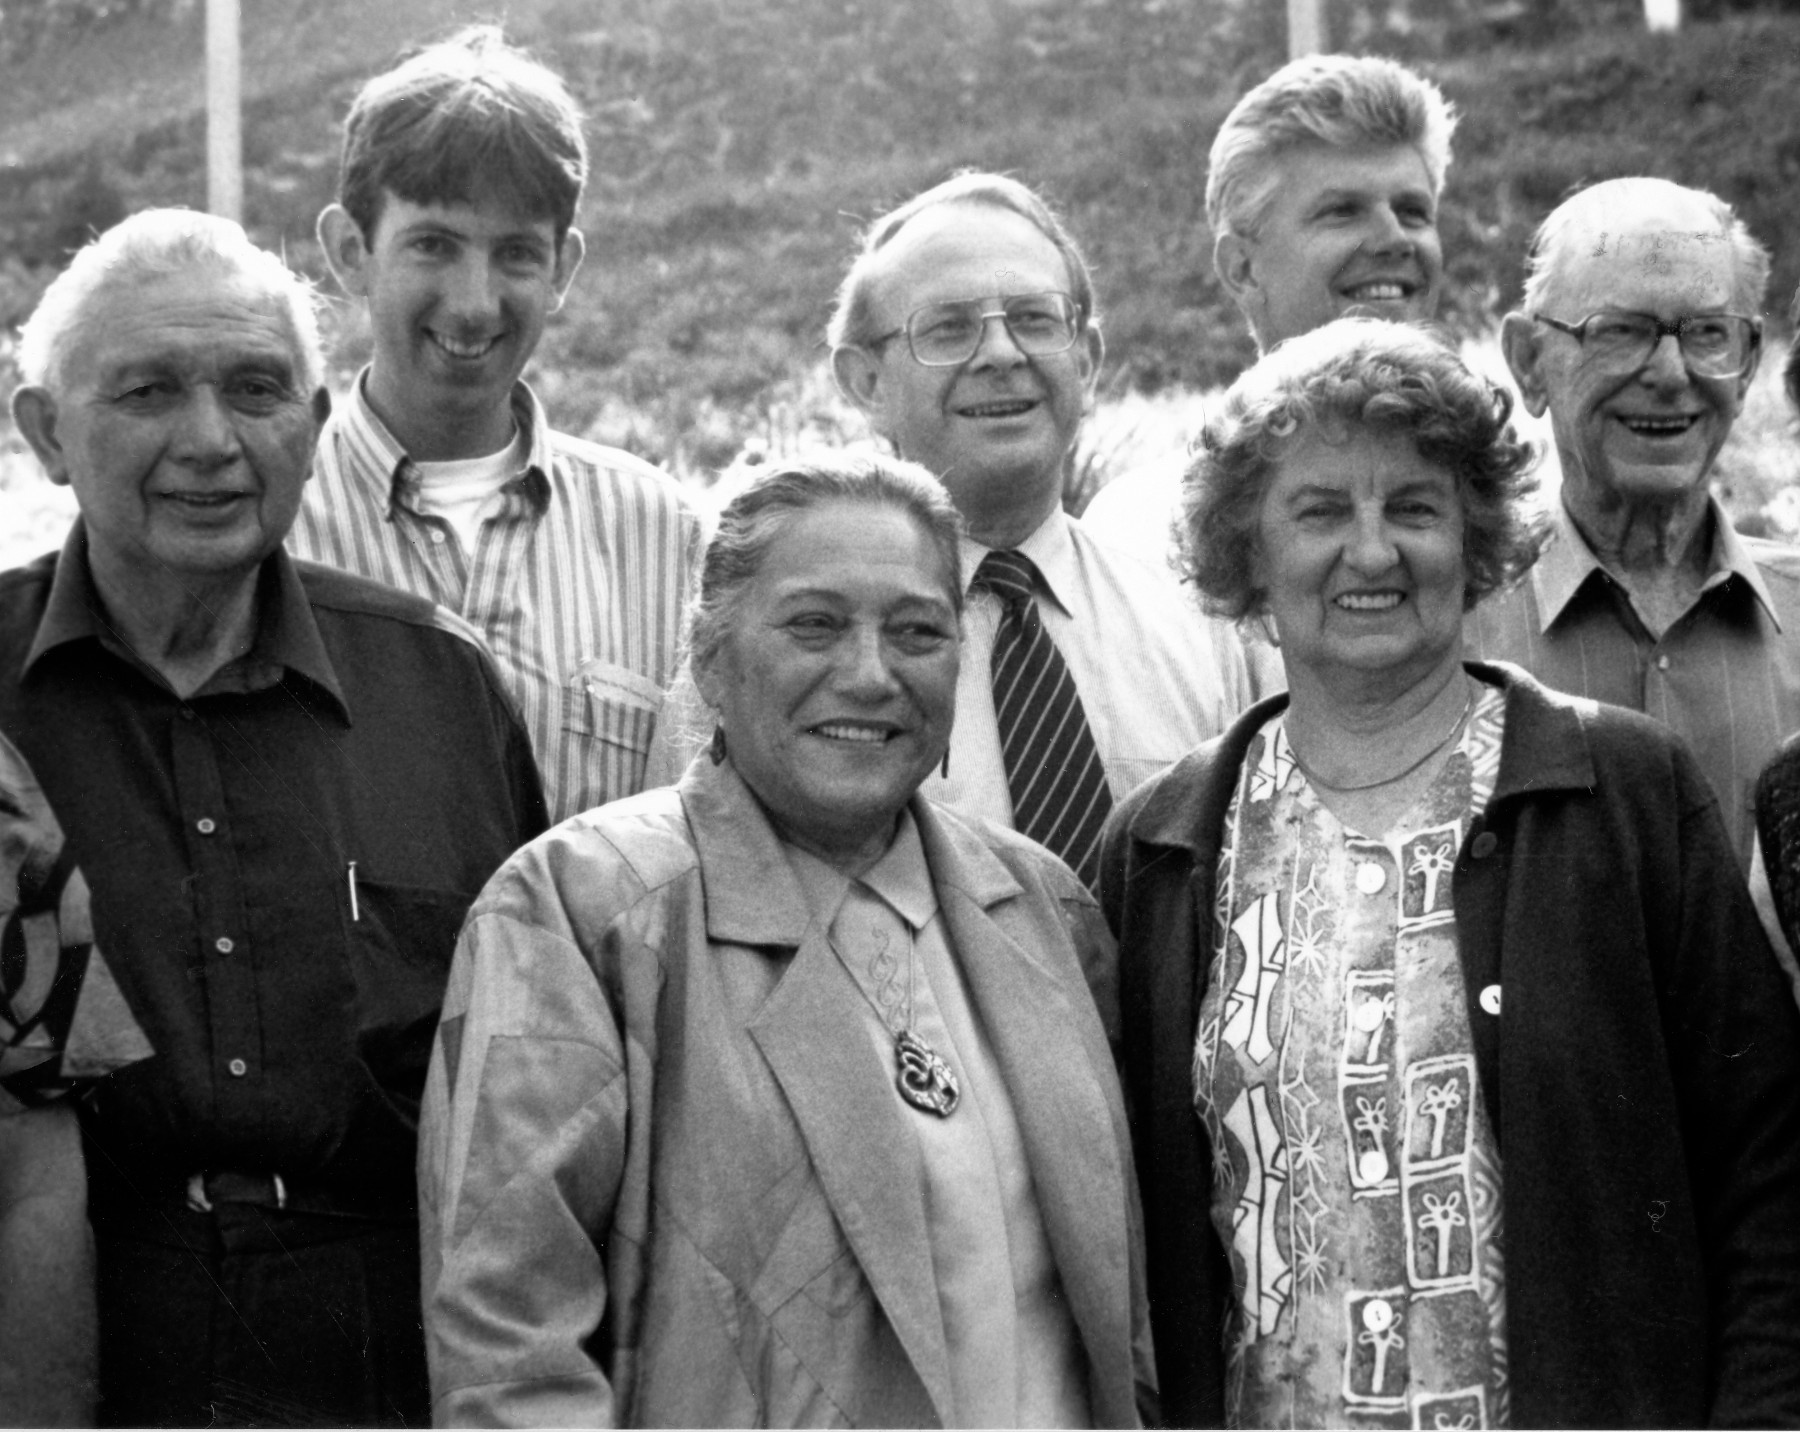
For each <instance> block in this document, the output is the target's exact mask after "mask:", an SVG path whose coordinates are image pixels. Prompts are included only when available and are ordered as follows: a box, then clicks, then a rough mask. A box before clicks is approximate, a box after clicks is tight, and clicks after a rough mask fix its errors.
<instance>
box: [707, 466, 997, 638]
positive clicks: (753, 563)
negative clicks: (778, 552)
mask: <svg viewBox="0 0 1800 1432" xmlns="http://www.w3.org/2000/svg"><path fill="white" fill-rule="evenodd" d="M828 502H858V503H864V504H867V505H868V506H871V507H890V508H894V509H896V510H898V511H900V512H904V513H905V514H906V515H907V516H909V517H911V518H912V519H913V521H914V522H916V523H918V524H919V527H920V529H921V530H923V531H924V533H925V535H926V536H927V537H929V538H930V539H931V542H932V545H933V546H934V547H936V548H937V551H938V555H939V556H940V557H942V558H943V560H944V571H945V573H946V574H947V576H948V580H949V586H950V590H949V593H948V595H949V597H950V604H951V606H953V607H954V608H955V609H956V612H957V614H958V615H959V616H960V615H961V613H962V606H963V584H962V556H961V548H960V547H959V545H958V542H959V539H960V538H961V536H962V531H963V520H962V515H961V514H960V513H959V512H958V511H957V510H956V508H955V506H954V505H953V504H952V503H951V501H950V497H949V494H948V493H946V492H945V491H944V489H943V486H942V484H940V483H939V482H938V481H937V479H935V478H934V477H932V475H931V474H930V473H928V472H927V471H926V470H925V469H924V468H922V467H920V466H919V465H918V464H917V463H911V462H905V461H902V460H901V459H899V458H891V457H882V456H877V455H874V454H866V455H865V454H858V453H847V452H835V451H820V452H815V453H810V454H805V455H802V456H798V457H793V458H789V459H787V460H785V461H782V462H777V463H774V464H772V465H770V466H769V467H767V468H765V469H763V470H761V471H758V472H756V473H755V474H754V475H753V476H752V477H750V478H749V479H748V480H747V481H746V482H745V484H744V486H743V487H742V488H740V489H739V490H738V492H737V493H736V494H735V495H734V496H733V497H732V499H731V500H730V501H729V502H727V503H726V504H725V508H724V510H723V511H722V512H720V514H719V525H718V528H717V530H716V531H714V533H713V536H712V540H711V541H710V542H708V543H707V544H706V556H705V559H704V560H703V561H702V563H701V566H700V590H699V591H698V593H696V594H695V597H694V600H693V603H692V605H691V606H690V607H689V608H688V620H687V649H688V655H689V660H690V661H691V663H692V664H693V666H694V667H695V668H696V669H698V668H699V667H703V666H706V665H707V664H709V663H710V662H711V661H712V660H713V658H714V657H716V656H717V655H718V653H719V649H720V647H721V646H722V645H723V644H724V641H725V638H726V636H727V635H729V633H730V630H731V624H732V621H733V617H734V613H735V612H736V610H737V609H738V608H739V607H740V606H741V604H742V599H743V596H744V593H745V591H746V589H747V588H748V587H749V586H750V584H751V583H752V582H753V581H755V580H756V574H757V572H758V571H760V570H761V568H762V564H763V559H764V558H765V557H767V556H768V552H769V547H770V546H771V545H772V544H773V543H774V541H775V538H776V537H777V535H779V533H780V531H781V528H782V526H783V525H784V524H785V523H786V521H787V519H788V518H789V517H791V516H793V515H794V514H795V513H798V512H805V511H807V510H808V509H810V508H814V507H820V506H823V505H824V504H825V503H828Z"/></svg>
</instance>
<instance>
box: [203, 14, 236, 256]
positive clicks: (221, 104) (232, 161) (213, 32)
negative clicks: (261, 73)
mask: <svg viewBox="0 0 1800 1432" xmlns="http://www.w3.org/2000/svg"><path fill="white" fill-rule="evenodd" d="M239 71H240V63H239V46H238V0H206V207H207V208H209V209H211V210H212V212H213V213H215V214H219V215H222V216H223V217H225V218H227V219H238V220H241V219H242V218H243V217H244V142H243V125H242V116H241V113H240V105H241V102H242V98H241V91H242V85H241V83H240V72H239Z"/></svg>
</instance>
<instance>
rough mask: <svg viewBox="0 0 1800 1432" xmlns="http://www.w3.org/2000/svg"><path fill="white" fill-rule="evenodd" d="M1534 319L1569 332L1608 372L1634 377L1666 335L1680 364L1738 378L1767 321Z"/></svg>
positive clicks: (1608, 316) (1707, 374)
mask: <svg viewBox="0 0 1800 1432" xmlns="http://www.w3.org/2000/svg"><path fill="white" fill-rule="evenodd" d="M1531 316H1532V318H1533V319H1534V320H1535V321H1536V322H1538V323H1542V324H1546V325H1548V326H1549V327H1551V328H1554V329H1556V331H1557V332H1559V333H1567V334H1569V335H1570V336H1572V337H1573V338H1574V339H1575V341H1576V342H1577V343H1579V344H1580V345H1581V349H1582V352H1583V353H1584V354H1585V355H1586V356H1587V358H1588V361H1590V362H1592V363H1595V364H1598V365H1599V366H1600V367H1602V368H1603V369H1605V370H1606V371H1607V372H1613V373H1635V372H1637V370H1638V369H1640V368H1642V367H1643V366H1644V365H1645V364H1646V363H1648V362H1649V361H1650V359H1651V356H1652V355H1653V354H1654V353H1655V352H1656V345H1657V344H1659V343H1661V342H1662V341H1663V338H1664V336H1665V335H1667V336H1670V337H1673V338H1674V339H1675V341H1676V343H1677V344H1679V345H1680V348H1681V361H1682V362H1683V363H1685V364H1687V366H1688V371H1689V372H1690V373H1693V374H1695V375H1696V376H1697V377H1701V378H1735V377H1737V376H1738V375H1739V374H1740V373H1742V372H1744V370H1745V369H1747V368H1748V367H1749V366H1750V364H1751V362H1752V361H1753V360H1754V359H1755V357H1756V351H1757V348H1758V347H1759V346H1760V345H1761V343H1762V323H1761V322H1760V321H1759V320H1758V319H1754V318H1745V317H1743V316H1742V315H1741V314H1736V313H1696V314H1691V315H1689V316H1688V317H1685V318H1658V317H1657V316H1656V315H1655V314H1653V313H1627V312H1624V311H1622V310H1617V309H1606V310H1603V311H1602V312H1600V313H1590V314H1589V315H1588V316H1587V317H1586V318H1584V319H1582V320H1581V322H1579V323H1564V322H1562V320H1560V319H1556V318H1548V317H1546V316H1545V315H1544V314H1541V313H1534V314H1532V315H1531Z"/></svg>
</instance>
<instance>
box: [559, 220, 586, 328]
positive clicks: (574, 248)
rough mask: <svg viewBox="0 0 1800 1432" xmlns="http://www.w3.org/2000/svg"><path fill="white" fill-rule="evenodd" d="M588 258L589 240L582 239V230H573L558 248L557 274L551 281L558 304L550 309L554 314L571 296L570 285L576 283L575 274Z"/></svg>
mask: <svg viewBox="0 0 1800 1432" xmlns="http://www.w3.org/2000/svg"><path fill="white" fill-rule="evenodd" d="M586 257H587V240H586V239H584V238H582V236H581V230H580V229H575V228H571V229H570V230H569V231H568V233H566V234H564V235H563V238H562V242H561V243H560V244H558V245H557V246H556V273H555V274H554V275H553V276H552V277H551V280H550V281H551V282H552V283H553V284H555V285H556V302H555V303H554V304H552V305H551V308H550V311H551V312H552V313H556V312H558V311H559V310H560V309H561V308H562V306H563V300H564V299H565V298H567V297H568V296H569V285H570V284H571V283H573V282H574V281H575V273H576V271H577V270H578V269H579V268H580V267H581V261H582V260H583V259H584V258H586Z"/></svg>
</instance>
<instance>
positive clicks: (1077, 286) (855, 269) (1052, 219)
mask: <svg viewBox="0 0 1800 1432" xmlns="http://www.w3.org/2000/svg"><path fill="white" fill-rule="evenodd" d="M942 204H986V205H987V206H988V207H989V208H993V209H1004V210H1006V211H1008V212H1010V213H1014V214H1017V215H1019V216H1020V217H1021V218H1024V219H1029V220H1030V221H1031V223H1032V224H1034V225H1035V226H1036V227H1037V229H1038V232H1039V233H1041V234H1043V236H1044V237H1045V238H1046V239H1048V240H1050V242H1051V243H1052V244H1053V245H1055V247H1056V251H1057V252H1058V253H1059V254H1061V255H1062V258H1063V265H1064V267H1065V268H1067V269H1068V271H1069V297H1070V298H1072V299H1074V300H1075V310H1076V314H1077V316H1078V318H1079V320H1080V322H1081V324H1082V325H1083V326H1084V327H1091V326H1092V325H1094V324H1096V323H1098V322H1099V321H1100V315H1099V312H1098V311H1097V309H1096V306H1095V303H1094V276H1093V274H1092V273H1091V272H1090V271H1089V269H1088V262H1087V259H1086V257H1085V256H1084V255H1083V254H1082V252H1081V246H1080V245H1079V244H1077V243H1076V242H1075V236H1074V235H1073V234H1071V233H1070V232H1069V230H1068V226H1067V225H1065V224H1064V223H1063V221H1062V219H1061V218H1060V217H1058V215H1057V212H1056V210H1055V209H1053V208H1051V207H1050V205H1049V203H1048V202H1046V201H1045V199H1044V198H1043V196H1042V195H1040V194H1039V193H1038V192H1037V191H1036V190H1034V189H1033V188H1031V186H1030V185H1028V184H1024V183H1022V182H1020V181H1019V180H1017V179H1014V178H1013V177H1012V176H1011V175H1010V174H989V173H986V172H984V171H982V170H979V169H962V170H959V171H957V173H955V174H953V175H951V176H950V178H948V179H946V180H944V182H943V183H941V184H934V185H933V186H932V187H931V188H929V189H927V190H925V192H924V193H922V194H915V195H914V196H913V197H912V198H910V199H908V200H907V201H906V202H905V203H904V204H902V205H900V207H899V208H897V209H890V210H889V211H888V212H887V213H885V214H883V215H881V216H880V217H879V218H877V219H876V220H875V221H874V222H873V223H871V224H870V225H869V227H868V228H867V229H865V230H864V231H863V236H862V240H861V244H860V247H859V248H858V250H857V254H856V258H855V260H854V261H853V262H852V263H851V265H850V271H849V272H848V273H846V274H845V275H844V281H843V282H842V283H841V284H839V285H838V291H837V298H836V299H835V300H834V301H833V303H832V306H831V320H830V322H829V323H828V324H827V325H826V329H825V341H826V342H827V343H828V344H829V345H830V346H831V347H833V348H841V347H843V346H844V345H846V344H848V345H850V346H852V347H856V346H859V345H862V344H866V343H868V342H870V341H871V340H872V339H873V338H874V337H875V334H874V332H873V328H874V318H873V315H872V314H871V313H870V312H869V275H870V274H871V273H873V272H874V269H875V264H876V258H877V256H878V255H879V254H880V253H881V251H882V249H884V248H885V247H887V245H888V243H889V242H890V241H891V240H892V239H893V238H894V236H895V235H896V234H898V233H899V232H900V231H901V230H902V229H904V228H905V227H906V226H907V224H909V223H910V222H911V221H912V220H914V219H916V218H918V216H919V215H920V214H922V213H924V212H925V211H926V210H927V209H935V208H937V207H938V206H939V205H942Z"/></svg>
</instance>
